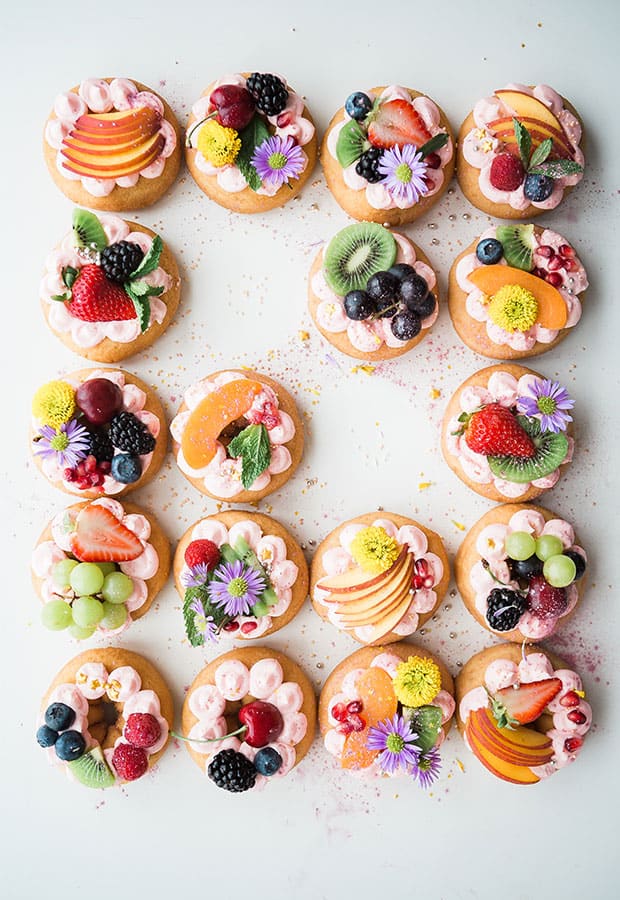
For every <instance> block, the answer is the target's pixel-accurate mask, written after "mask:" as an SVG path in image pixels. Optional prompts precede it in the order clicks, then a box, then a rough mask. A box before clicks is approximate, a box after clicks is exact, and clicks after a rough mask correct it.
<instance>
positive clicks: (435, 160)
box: [424, 153, 441, 169]
mask: <svg viewBox="0 0 620 900" xmlns="http://www.w3.org/2000/svg"><path fill="white" fill-rule="evenodd" d="M424 162H425V163H426V165H427V166H428V167H429V169H438V168H439V167H440V166H441V157H440V156H439V154H438V153H429V154H428V156H425V157H424Z"/></svg>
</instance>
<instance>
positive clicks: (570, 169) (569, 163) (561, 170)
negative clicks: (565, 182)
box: [529, 159, 583, 178]
mask: <svg viewBox="0 0 620 900" xmlns="http://www.w3.org/2000/svg"><path fill="white" fill-rule="evenodd" d="M578 172H583V166H580V165H579V163H576V162H574V161H573V160H572V159H551V160H548V161H547V162H543V163H540V165H537V166H535V167H533V168H531V169H530V171H529V174H530V175H547V177H548V178H562V177H563V176H564V175H576V174H577V173H578Z"/></svg>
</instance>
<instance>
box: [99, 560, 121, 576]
mask: <svg viewBox="0 0 620 900" xmlns="http://www.w3.org/2000/svg"><path fill="white" fill-rule="evenodd" d="M97 565H98V566H99V568H100V569H101V571H102V572H103V575H104V577H105V576H106V575H109V574H110V572H116V571H117V569H118V566H117V565H116V563H97Z"/></svg>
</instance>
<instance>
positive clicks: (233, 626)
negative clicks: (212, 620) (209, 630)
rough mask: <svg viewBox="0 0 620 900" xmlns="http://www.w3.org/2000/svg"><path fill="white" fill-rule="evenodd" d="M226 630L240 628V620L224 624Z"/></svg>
mask: <svg viewBox="0 0 620 900" xmlns="http://www.w3.org/2000/svg"><path fill="white" fill-rule="evenodd" d="M223 628H224V631H237V629H238V628H239V623H238V622H227V623H226V625H224V626H223Z"/></svg>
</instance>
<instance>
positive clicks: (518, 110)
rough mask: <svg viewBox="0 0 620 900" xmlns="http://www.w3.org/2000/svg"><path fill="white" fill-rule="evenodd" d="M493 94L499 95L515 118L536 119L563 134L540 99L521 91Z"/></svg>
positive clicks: (556, 120) (557, 121)
mask: <svg viewBox="0 0 620 900" xmlns="http://www.w3.org/2000/svg"><path fill="white" fill-rule="evenodd" d="M495 96H496V97H499V99H500V100H501V101H502V103H504V104H505V105H506V106H507V107H508V109H511V110H512V111H513V112H514V113H515V116H516V118H517V119H519V120H521V118H529V119H536V120H537V121H539V122H543V123H545V124H546V125H549V126H550V127H551V128H553V129H555V130H556V131H559V132H560V134H564V129H563V128H562V125H561V123H560V122H559V120H558V119H557V118H556V117H555V116H554V114H553V113H552V112H551V110H550V109H549V107H548V106H546V105H545V104H544V103H543V102H542V101H541V100H537V99H536V97H532V95H531V94H524V93H523V92H522V91H511V90H503V91H495Z"/></svg>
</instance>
